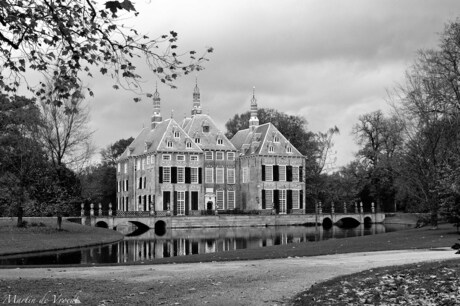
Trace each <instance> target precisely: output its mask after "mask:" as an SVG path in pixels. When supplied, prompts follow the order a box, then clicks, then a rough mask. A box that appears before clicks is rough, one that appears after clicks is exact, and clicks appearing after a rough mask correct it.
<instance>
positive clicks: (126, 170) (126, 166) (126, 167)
mask: <svg viewBox="0 0 460 306" xmlns="http://www.w3.org/2000/svg"><path fill="white" fill-rule="evenodd" d="M125 173H128V163H125Z"/></svg>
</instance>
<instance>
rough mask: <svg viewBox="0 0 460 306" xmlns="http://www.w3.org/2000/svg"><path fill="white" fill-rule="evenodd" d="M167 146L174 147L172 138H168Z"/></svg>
mask: <svg viewBox="0 0 460 306" xmlns="http://www.w3.org/2000/svg"><path fill="white" fill-rule="evenodd" d="M166 147H167V148H172V147H173V142H172V141H171V140H168V141H167V142H166Z"/></svg>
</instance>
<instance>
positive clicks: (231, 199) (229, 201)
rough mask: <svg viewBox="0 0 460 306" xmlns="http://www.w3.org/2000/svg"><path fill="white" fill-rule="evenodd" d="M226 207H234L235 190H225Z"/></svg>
mask: <svg viewBox="0 0 460 306" xmlns="http://www.w3.org/2000/svg"><path fill="white" fill-rule="evenodd" d="M227 209H235V191H227Z"/></svg>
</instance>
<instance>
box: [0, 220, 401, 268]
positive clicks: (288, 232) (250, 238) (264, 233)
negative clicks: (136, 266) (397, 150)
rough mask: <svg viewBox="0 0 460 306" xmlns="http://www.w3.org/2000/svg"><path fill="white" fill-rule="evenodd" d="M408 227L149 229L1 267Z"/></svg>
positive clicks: (112, 259)
mask: <svg viewBox="0 0 460 306" xmlns="http://www.w3.org/2000/svg"><path fill="white" fill-rule="evenodd" d="M406 228H408V226H407V225H391V226H389V225H382V224H373V225H372V226H370V227H367V226H364V225H360V226H358V227H355V228H349V229H344V228H339V227H337V226H333V227H332V228H330V229H324V228H323V227H321V226H318V227H303V226H282V227H260V228H259V227H248V228H199V229H176V230H169V231H167V232H166V233H164V234H163V235H161V236H159V235H157V234H155V231H154V230H149V231H147V232H146V233H144V234H142V235H140V236H136V237H132V236H126V237H125V239H124V240H123V241H121V242H119V243H115V244H112V245H108V246H99V247H93V248H85V249H80V250H77V251H67V252H58V253H56V252H47V253H40V254H39V255H37V254H36V255H28V256H23V257H13V256H10V257H0V264H1V265H44V264H98V263H131V262H142V261H146V260H153V259H158V258H165V257H174V256H187V255H193V254H206V253H215V252H226V251H232V250H238V249H251V248H260V247H266V246H272V245H284V244H288V243H301V242H312V241H313V242H314V241H321V240H327V239H332V238H334V239H337V238H345V237H355V236H364V235H375V234H380V233H385V232H391V231H396V230H402V229H406ZM312 247H313V245H312Z"/></svg>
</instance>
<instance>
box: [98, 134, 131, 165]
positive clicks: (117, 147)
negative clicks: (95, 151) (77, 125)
mask: <svg viewBox="0 0 460 306" xmlns="http://www.w3.org/2000/svg"><path fill="white" fill-rule="evenodd" d="M133 140H134V138H133V137H129V138H128V139H120V140H118V141H116V142H115V143H114V144H110V145H108V146H107V147H106V148H105V149H102V150H101V157H102V164H107V165H109V166H112V167H115V165H116V161H117V159H118V157H120V155H121V154H123V152H124V151H125V150H126V148H127V147H128V146H129V145H130V144H131V142H133Z"/></svg>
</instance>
